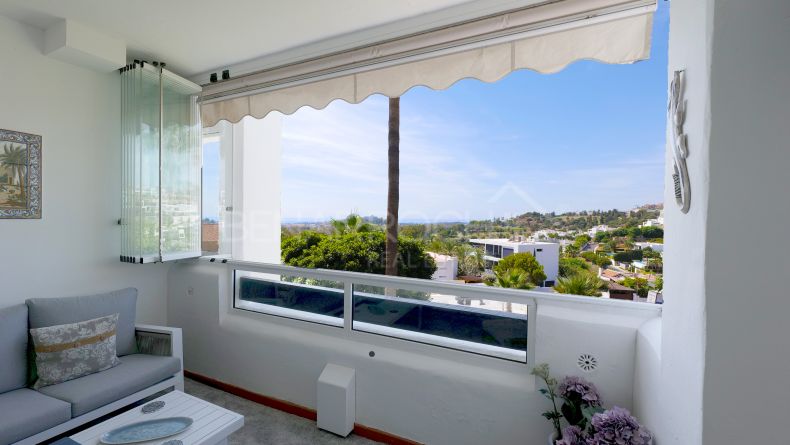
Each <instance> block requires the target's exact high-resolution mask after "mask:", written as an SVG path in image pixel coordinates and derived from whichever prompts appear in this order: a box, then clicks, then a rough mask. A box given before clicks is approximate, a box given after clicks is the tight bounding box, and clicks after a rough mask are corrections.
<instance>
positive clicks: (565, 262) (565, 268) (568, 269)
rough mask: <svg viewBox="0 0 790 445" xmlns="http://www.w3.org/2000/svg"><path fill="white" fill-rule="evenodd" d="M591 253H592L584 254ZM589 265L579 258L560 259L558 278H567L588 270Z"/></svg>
mask: <svg viewBox="0 0 790 445" xmlns="http://www.w3.org/2000/svg"><path fill="white" fill-rule="evenodd" d="M584 253H592V252H584ZM589 268H590V266H589V264H588V263H587V262H586V261H584V260H583V259H581V258H560V276H561V277H569V276H571V275H575V274H577V273H579V272H581V271H586V270H589Z"/></svg>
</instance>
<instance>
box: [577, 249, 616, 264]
mask: <svg viewBox="0 0 790 445" xmlns="http://www.w3.org/2000/svg"><path fill="white" fill-rule="evenodd" d="M579 256H581V257H582V258H584V259H585V260H587V261H589V262H591V263H593V264H595V265H596V266H598V267H605V266H608V265H610V264H612V259H611V258H609V257H608V256H607V255H601V254H600V253H595V252H582V253H581V255H579Z"/></svg>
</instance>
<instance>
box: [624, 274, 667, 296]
mask: <svg viewBox="0 0 790 445" xmlns="http://www.w3.org/2000/svg"><path fill="white" fill-rule="evenodd" d="M623 286H625V287H630V288H631V289H633V290H635V291H636V294H637V295H639V296H640V297H642V298H647V291H649V290H650V286H649V285H648V284H647V280H646V279H644V278H630V277H629V278H626V279H624V280H623ZM662 286H663V284H662Z"/></svg>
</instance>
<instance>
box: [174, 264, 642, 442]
mask: <svg viewBox="0 0 790 445" xmlns="http://www.w3.org/2000/svg"><path fill="white" fill-rule="evenodd" d="M169 283H170V284H169V299H168V304H169V307H168V317H169V324H171V325H173V326H178V327H181V328H183V332H184V357H185V358H184V366H185V368H186V369H187V370H190V371H193V372H196V373H198V374H202V375H205V376H209V377H212V378H215V379H218V380H220V381H224V382H227V383H231V384H234V385H237V386H240V387H243V388H246V389H248V390H251V391H254V392H257V393H261V394H265V395H267V396H271V397H276V398H279V399H284V400H288V401H290V402H293V403H297V404H299V405H303V406H307V407H311V408H314V407H315V396H316V381H317V379H318V376H319V374H320V373H321V370H322V369H323V367H324V366H325V365H326V364H327V363H330V362H331V363H336V364H339V365H342V366H348V367H351V368H354V369H355V370H356V378H357V387H356V395H357V407H356V412H357V422H358V423H361V424H363V425H366V426H369V427H373V428H377V429H380V430H384V431H387V432H390V433H393V434H396V435H399V436H401V437H405V438H409V439H413V440H416V441H419V442H423V443H427V444H453V445H463V444H470V445H471V444H475V445H479V444H482V443H490V444H498V445H500V444H501V445H508V444H514V445H515V444H519V445H524V444H526V445H543V444H545V443H546V437H547V436H548V433H549V431H550V424H549V423H548V422H547V421H545V419H543V418H542V417H541V416H540V413H541V412H542V411H543V410H545V409H547V407H548V405H547V403H548V402H547V401H546V400H545V399H543V398H542V396H541V395H540V394H539V393H538V392H537V390H536V387H535V381H534V379H533V378H532V377H531V376H529V374H528V372H529V368H528V367H527V366H525V365H524V364H520V363H515V362H508V361H504V360H499V359H492V358H488V357H481V356H476V355H473V354H468V353H463V352H458V351H451V350H447V349H443V348H438V347H431V346H427V345H420V344H416V343H411V342H405V341H401V340H396V339H389V338H385V337H380V336H375V335H370V334H365V333H355V335H354V337H353V338H349V337H347V336H345V335H344V331H343V330H342V329H341V328H335V327H326V326H319V325H315V324H312V323H306V322H299V321H294V320H287V319H283V318H278V317H272V316H267V315H263V314H256V313H252V312H245V311H237V310H230V306H231V300H230V298H231V297H230V292H229V289H228V287H229V285H228V280H227V275H226V269H225V267H224V266H222V265H220V264H218V263H207V262H202V263H200V264H177V265H175V266H174V267H173V268H172V269H171V271H170V279H169ZM650 307H651V309H656V308H655V306H650ZM656 316H657V313H656V312H654V311H652V310H650V311H648V310H633V309H631V310H626V309H618V310H615V309H611V308H604V307H602V306H601V305H597V304H595V301H593V300H591V301H590V304H583V305H578V304H570V305H569V304H567V303H557V304H549V303H546V304H541V305H540V307H539V309H538V316H537V335H536V337H537V340H536V341H537V347H536V352H535V355H536V362H543V361H545V362H549V363H550V364H551V365H552V366H553V368H554V370H555V371H556V373H557V374H558V375H563V374H566V373H568V374H577V375H582V374H583V375H584V376H585V377H588V378H590V379H591V380H592V381H594V382H595V383H596V384H597V385H598V387H599V389H600V390H601V392H602V394H603V395H604V398H605V400H606V401H607V402H608V403H610V404H617V405H620V406H624V407H627V408H631V407H632V398H633V375H634V363H635V354H636V352H635V349H636V332H637V329H638V327H639V326H641V325H642V324H643V323H644V322H645V321H646V320H647V319H649V318H654V317H656ZM371 350H373V351H375V353H376V355H375V357H374V358H371V357H369V356H368V352H369V351H371ZM580 353H590V354H594V355H595V356H596V357H597V358H598V359H599V364H600V367H599V369H598V370H597V371H596V372H593V373H590V374H584V373H583V372H582V371H581V370H580V369H579V368H578V367H576V360H577V358H578V355H579V354H580Z"/></svg>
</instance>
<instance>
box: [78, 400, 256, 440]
mask: <svg viewBox="0 0 790 445" xmlns="http://www.w3.org/2000/svg"><path fill="white" fill-rule="evenodd" d="M156 400H162V401H164V402H165V406H164V407H163V408H161V409H160V410H159V411H156V412H153V413H151V414H143V413H142V411H141V407H140V406H138V407H135V408H132V409H130V410H128V411H126V412H124V413H122V414H118V415H117V416H115V417H113V418H112V419H108V420H105V421H104V422H102V423H100V424H98V425H95V426H93V427H91V428H88V429H87V430H85V431H82V432H80V433H77V434H75V435H73V436H71V439H72V440H74V441H75V442H78V443H80V444H84V445H97V444H101V441H100V438H101V436H102V434H104V433H106V432H108V431H111V430H113V429H115V428H118V427H121V426H124V425H129V424H131V423H135V422H141V421H143V420H150V419H159V418H162V417H182V416H183V417H189V418H191V419H192V420H194V423H193V424H192V425H191V426H190V427H189V428H187V429H186V431H183V432H181V433H179V434H176V435H174V436H170V437H167V438H163V439H157V440H151V441H148V442H139V444H140V445H148V444H151V445H153V444H156V445H159V444H161V443H162V442H165V441H167V440H174V439H178V440H180V441H182V442H183V443H184V445H198V444H200V445H215V444H223V445H224V444H227V441H228V436H230V435H231V434H232V433H233V432H235V431H237V430H238V429H239V428H241V427H242V426H244V416H242V415H241V414H238V413H234V412H233V411H228V410H226V409H225V408H221V407H219V406H217V405H214V404H211V403H208V402H206V401H205V400H201V399H198V398H197V397H193V396H190V395H189V394H184V393H183V392H181V391H173V392H170V393H167V394H165V395H163V396H162V397H159V398H157V399H156Z"/></svg>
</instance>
